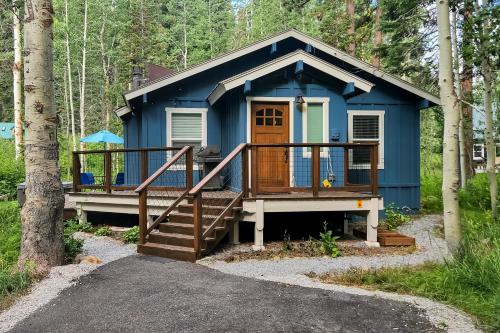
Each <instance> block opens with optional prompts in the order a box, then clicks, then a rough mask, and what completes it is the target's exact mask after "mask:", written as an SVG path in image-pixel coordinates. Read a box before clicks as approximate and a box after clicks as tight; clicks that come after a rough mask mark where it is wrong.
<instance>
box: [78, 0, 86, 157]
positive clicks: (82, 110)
mask: <svg viewBox="0 0 500 333" xmlns="http://www.w3.org/2000/svg"><path fill="white" fill-rule="evenodd" d="M87 14H88V1H87V0H85V3H84V13H83V45H82V74H81V83H80V108H79V115H80V138H84V137H85V83H86V79H87V78H86V69H87V25H88V24H87ZM80 149H81V150H85V144H84V143H83V142H80Z"/></svg>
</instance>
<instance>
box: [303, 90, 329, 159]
mask: <svg viewBox="0 0 500 333" xmlns="http://www.w3.org/2000/svg"><path fill="white" fill-rule="evenodd" d="M305 100H306V104H305V106H303V111H302V140H303V142H304V143H324V142H328V121H329V115H328V110H329V109H330V107H329V103H330V99H329V98H328V97H306V99H305ZM327 151H328V149H326V148H322V149H321V151H320V154H321V155H320V156H321V157H326V156H327V155H326V154H327ZM303 157H306V158H310V157H311V147H304V148H303Z"/></svg>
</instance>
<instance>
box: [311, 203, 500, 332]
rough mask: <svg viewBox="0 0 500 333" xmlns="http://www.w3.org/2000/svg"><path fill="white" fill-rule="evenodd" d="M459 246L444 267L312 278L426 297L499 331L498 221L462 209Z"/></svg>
mask: <svg viewBox="0 0 500 333" xmlns="http://www.w3.org/2000/svg"><path fill="white" fill-rule="evenodd" d="M462 228H463V235H464V236H463V245H462V247H461V250H460V251H459V253H457V255H456V256H455V258H454V259H452V260H450V261H449V262H446V263H445V264H433V263H428V264H425V265H421V266H415V267H401V268H385V269H378V270H362V269H354V270H350V271H348V272H346V273H342V274H326V275H321V276H314V275H312V276H311V277H314V278H318V279H320V280H321V281H323V282H328V283H338V284H346V285H356V286H362V287H365V288H369V289H379V290H384V291H389V292H396V293H403V294H410V295H418V296H424V297H428V298H431V299H434V300H436V301H439V302H443V303H447V304H451V305H454V306H456V307H458V308H460V309H462V310H464V311H465V312H467V313H469V314H471V315H473V316H475V317H476V318H477V319H478V324H479V325H480V326H482V328H484V329H486V330H489V331H492V332H498V331H500V278H499V277H500V221H498V220H497V221H494V220H493V219H492V218H491V215H490V214H488V213H487V212H486V213H485V212H478V211H465V212H464V213H463V217H462Z"/></svg>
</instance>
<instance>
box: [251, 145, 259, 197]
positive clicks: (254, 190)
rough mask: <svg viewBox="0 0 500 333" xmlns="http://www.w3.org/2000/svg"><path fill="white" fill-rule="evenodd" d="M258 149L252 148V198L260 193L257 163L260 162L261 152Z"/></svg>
mask: <svg viewBox="0 0 500 333" xmlns="http://www.w3.org/2000/svg"><path fill="white" fill-rule="evenodd" d="M257 148H258V147H256V146H252V150H251V151H252V156H251V158H252V181H251V182H252V197H254V198H255V196H256V195H257V193H258V192H259V191H258V190H257V186H258V185H257V165H258V164H257V162H258V156H257V155H258V153H259V151H258V150H257Z"/></svg>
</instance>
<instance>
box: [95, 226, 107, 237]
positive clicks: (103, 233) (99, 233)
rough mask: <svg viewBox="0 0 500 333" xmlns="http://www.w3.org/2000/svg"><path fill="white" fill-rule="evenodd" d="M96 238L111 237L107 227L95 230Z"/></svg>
mask: <svg viewBox="0 0 500 333" xmlns="http://www.w3.org/2000/svg"><path fill="white" fill-rule="evenodd" d="M94 235H96V236H109V235H111V228H110V227H109V226H107V225H105V226H102V227H99V228H97V230H96V231H95V232H94Z"/></svg>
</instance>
